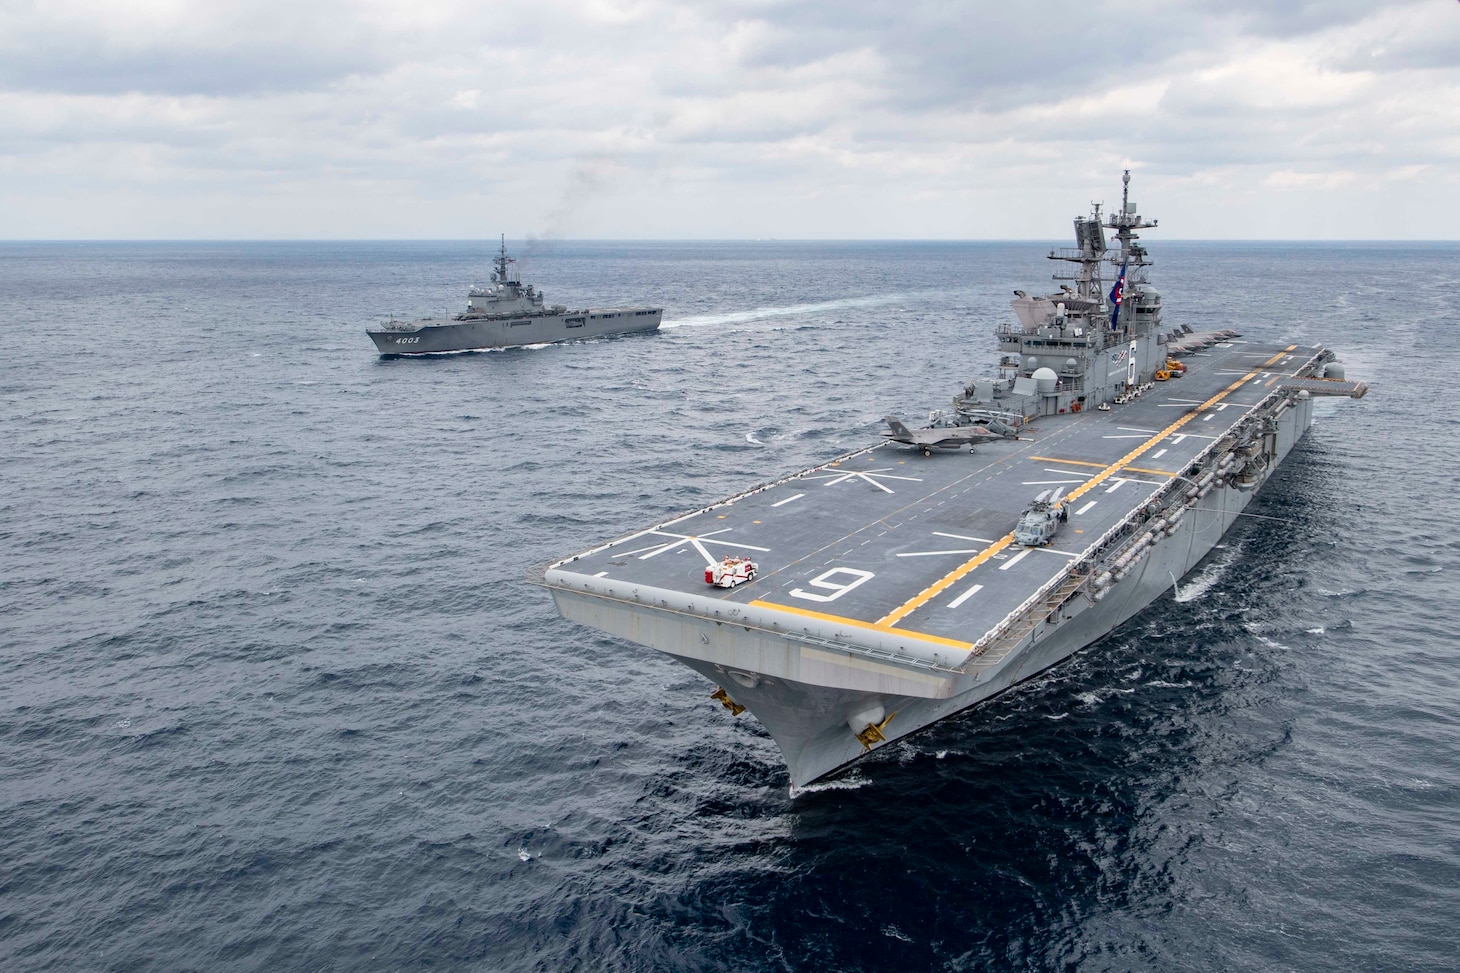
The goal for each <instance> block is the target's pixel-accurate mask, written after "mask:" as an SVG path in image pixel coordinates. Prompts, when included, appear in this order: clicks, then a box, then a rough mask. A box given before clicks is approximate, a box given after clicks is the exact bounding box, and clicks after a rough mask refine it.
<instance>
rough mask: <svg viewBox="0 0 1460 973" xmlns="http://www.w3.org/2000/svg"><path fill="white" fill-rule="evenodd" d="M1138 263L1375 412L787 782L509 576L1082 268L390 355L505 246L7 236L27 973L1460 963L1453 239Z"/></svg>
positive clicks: (862, 396)
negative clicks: (503, 346)
mask: <svg viewBox="0 0 1460 973" xmlns="http://www.w3.org/2000/svg"><path fill="white" fill-rule="evenodd" d="M1148 243H1150V245H1151V248H1152V251H1153V254H1154V256H1155V258H1156V261H1157V263H1156V266H1155V267H1154V269H1153V275H1152V280H1153V282H1154V283H1156V284H1157V286H1159V287H1160V289H1161V290H1162V292H1163V294H1164V295H1165V297H1166V301H1167V307H1168V308H1169V313H1168V321H1169V322H1171V323H1172V324H1181V323H1187V324H1190V325H1192V326H1193V327H1196V328H1199V329H1200V328H1209V327H1221V326H1231V327H1235V328H1237V329H1239V330H1241V331H1243V332H1245V333H1247V334H1249V335H1252V336H1256V337H1263V338H1278V337H1291V338H1292V339H1294V340H1302V341H1310V342H1323V343H1326V344H1328V345H1329V346H1331V347H1333V348H1335V349H1336V350H1338V351H1339V353H1340V356H1341V358H1342V359H1343V360H1344V361H1345V363H1346V364H1347V365H1348V368H1349V376H1350V377H1351V378H1362V379H1364V380H1366V381H1369V382H1370V383H1372V386H1373V391H1372V392H1371V393H1370V394H1369V396H1368V397H1366V398H1365V399H1363V400H1360V401H1349V400H1323V401H1322V402H1321V403H1320V407H1319V417H1320V418H1319V422H1318V424H1317V425H1316V426H1315V427H1314V428H1313V430H1312V431H1311V432H1310V433H1309V435H1308V436H1307V438H1306V439H1305V440H1304V441H1303V442H1302V443H1301V444H1300V446H1299V447H1298V448H1297V449H1296V450H1295V451H1294V453H1293V454H1292V456H1291V457H1290V458H1289V460H1288V461H1287V463H1286V464H1285V465H1284V466H1283V467H1282V469H1281V470H1280V471H1279V473H1278V475H1276V476H1275V477H1274V478H1273V480H1272V481H1270V482H1269V484H1268V485H1267V487H1266V488H1265V489H1264V491H1263V492H1262V493H1261V494H1260V495H1259V498H1258V500H1257V501H1256V502H1255V503H1254V504H1253V506H1252V507H1250V508H1249V511H1250V514H1251V516H1248V517H1244V518H1243V519H1242V520H1241V521H1240V522H1239V524H1238V525H1237V527H1235V528H1234V529H1233V530H1232V531H1231V532H1230V533H1229V534H1228V536H1227V537H1226V539H1225V542H1224V543H1223V544H1222V546H1221V547H1219V548H1218V549H1217V550H1215V551H1214V552H1213V553H1212V555H1211V556H1210V557H1209V558H1208V559H1207V560H1206V561H1205V562H1204V563H1203V564H1202V565H1200V566H1199V567H1198V568H1197V569H1196V570H1195V571H1194V572H1193V573H1192V574H1191V575H1189V576H1188V577H1187V578H1186V579H1183V581H1182V583H1181V585H1180V588H1179V590H1178V591H1174V592H1173V594H1172V595H1170V596H1167V597H1165V598H1162V599H1161V600H1159V601H1158V602H1156V603H1155V604H1153V605H1152V606H1151V608H1150V609H1149V610H1148V611H1146V612H1145V613H1144V614H1142V615H1140V616H1138V617H1137V618H1136V619H1134V620H1132V621H1131V622H1130V623H1128V624H1127V625H1125V626H1124V627H1122V628H1121V629H1119V630H1118V631H1117V632H1116V633H1114V634H1113V635H1112V636H1110V637H1109V638H1106V639H1104V640H1103V641H1101V642H1099V643H1097V644H1095V645H1093V646H1091V647H1090V648H1088V649H1086V650H1085V651H1084V652H1082V653H1081V654H1079V655H1078V656H1077V657H1076V658H1074V659H1073V660H1071V661H1070V662H1068V663H1067V664H1065V665H1062V666H1060V667H1058V668H1056V669H1054V670H1051V671H1050V672H1048V673H1046V674H1044V675H1043V676H1042V677H1040V678H1038V679H1035V680H1033V681H1031V682H1029V683H1026V684H1024V685H1022V686H1020V687H1018V688H1017V689H1016V690H1015V691H1013V692H1011V693H1009V694H1007V695H1005V696H1004V697H1002V698H1000V699H998V700H996V701H994V702H992V703H991V704H989V705H987V706H985V707H982V708H980V709H975V710H972V711H969V712H966V713H964V714H962V715H961V716H959V717H957V718H955V719H952V720H949V721H946V722H944V723H942V724H939V725H938V726H936V727H934V728H932V729H930V730H929V731H927V732H925V733H923V734H921V735H918V736H915V737H913V738H912V739H909V740H905V741H901V742H898V743H896V744H895V745H891V746H888V747H885V748H883V749H881V750H879V751H878V752H877V753H876V754H874V755H873V756H872V757H870V758H869V759H867V760H865V761H863V762H862V763H860V764H859V765H857V766H855V767H854V768H853V769H852V770H850V771H849V772H847V773H845V774H843V775H842V776H840V777H837V778H834V779H833V780H831V781H829V782H827V783H823V784H820V785H816V786H814V787H812V788H809V789H807V790H805V791H803V792H798V793H796V794H794V795H793V794H792V793H790V791H789V788H788V779H787V776H786V774H785V771H784V769H783V767H782V766H781V764H780V762H779V759H778V753H777V751H776V748H775V746H774V745H773V744H772V742H771V741H770V740H769V738H768V737H767V736H766V735H765V734H764V732H762V731H761V730H760V729H759V727H758V726H757V725H756V724H755V722H754V721H753V719H751V718H750V717H749V716H742V717H740V718H739V719H736V718H733V717H731V716H730V715H729V714H728V713H727V712H725V711H724V710H723V709H721V708H720V707H719V706H718V705H717V704H716V703H714V702H713V701H711V700H710V699H709V698H708V697H709V693H710V692H711V691H712V689H713V688H714V687H712V686H710V685H708V684H706V683H704V682H703V681H702V680H701V679H700V678H699V677H698V676H695V675H694V674H692V673H690V672H688V671H687V670H684V669H682V668H680V667H678V666H677V665H675V664H674V663H672V662H670V661H669V660H668V659H667V658H665V657H662V656H659V655H657V654H656V653H654V652H651V651H650V650H647V649H644V648H641V647H638V646H634V645H630V644H626V643H621V642H618V641H615V640H613V639H610V638H607V637H604V636H601V635H600V634H598V633H596V632H594V631H590V630H586V629H582V628H578V627H575V626H573V625H570V624H568V623H567V622H565V621H563V620H562V619H560V618H559V617H558V615H557V614H556V612H555V611H554V610H553V607H552V604H551V600H550V598H549V597H548V596H547V595H546V594H545V593H544V592H542V591H541V590H539V589H536V588H534V587H532V586H530V585H528V584H527V583H526V581H525V580H524V579H525V577H526V575H527V573H528V571H529V570H530V568H531V567H532V566H533V565H536V564H540V563H542V562H544V561H547V560H549V559H552V558H555V557H561V556H564V555H567V554H570V553H573V552H575V551H577V550H579V549H581V548H584V547H587V546H589V545H591V544H593V543H595V542H597V541H600V540H604V539H606V538H608V537H610V536H612V535H615V534H618V533H621V532H624V531H627V530H630V529H634V528H637V527H641V526H643V525H646V524H648V523H651V522H654V521H655V520H656V519H658V518H661V517H663V516H665V515H666V514H669V513H672V512H676V511H680V510H685V509H689V508H693V507H697V506H700V505H702V504H704V503H705V502H707V501H710V500H714V499H717V498H719V497H720V496H722V495H725V494H727V493H729V492H732V491H735V490H737V489H740V488H743V487H745V486H748V485H751V484H753V483H756V482H760V481H761V480H764V479H767V478H769V477H772V476H774V475H778V474H781V473H785V472H790V471H793V470H796V469H800V468H803V467H806V466H810V465H814V464H816V463H818V462H820V461H822V460H824V459H825V458H827V457H829V456H831V455H834V454H835V453H837V452H839V451H843V450H846V449H849V448H852V447H855V446H857V445H860V444H863V443H866V442H869V441H872V440H875V439H876V437H877V428H878V420H879V419H880V417H881V416H882V415H884V414H886V413H888V412H891V411H899V412H903V413H905V414H907V415H908V416H910V417H916V416H918V415H920V414H922V413H924V412H926V411H927V410H929V409H933V408H938V407H941V406H944V405H946V404H947V401H948V400H949V399H950V398H951V396H952V394H953V392H954V391H955V390H956V389H957V388H958V387H959V385H960V384H961V383H962V382H963V381H964V380H966V379H970V378H977V377H980V376H982V375H985V374H987V372H988V371H989V366H990V365H991V363H992V361H993V358H994V351H995V345H994V342H993V339H992V337H991V335H990V332H991V331H992V329H993V328H994V326H995V325H996V324H998V323H999V322H1001V321H1003V320H1005V319H1006V315H1007V313H1008V311H1007V303H1006V301H1007V299H1008V298H1009V297H1010V296H1011V291H1012V290H1013V288H1016V287H1021V288H1037V287H1041V286H1043V285H1044V284H1045V283H1046V282H1047V280H1048V275H1049V273H1050V272H1051V270H1052V267H1051V266H1050V265H1049V264H1048V263H1047V262H1046V261H1045V260H1044V259H1043V254H1044V253H1045V252H1046V251H1047V249H1048V245H1042V244H1033V243H1020V244H991V243H974V244H954V243H946V244H944V243H938V244H914V243H887V244H882V243H836V244H826V243H796V242H776V241H766V242H759V243H749V242H747V243H702V244H697V243H663V244H653V243H633V244H620V243H564V242H556V243H551V244H543V243H539V244H536V245H531V246H524V247H523V248H521V249H522V257H523V261H522V266H523V268H524V275H525V278H526V279H528V280H531V281H535V282H536V283H538V284H540V285H541V286H542V287H543V288H544V289H545V290H546V291H547V294H548V299H549V300H550V301H560V302H562V303H566V304H570V305H573V304H580V303H589V302H591V303H596V304H609V303H619V302H634V303H638V302H650V301H652V302H654V303H659V304H663V305H664V306H665V307H666V314H665V326H664V329H663V331H662V332H661V333H659V334H656V335H649V336H637V337H630V338H619V339H601V340H596V341H589V342H583V343H577V344H568V345H558V346H549V347H541V348H530V349H517V350H509V351H500V352H492V353H485V354H470V355H459V356H451V357H444V358H438V359H433V360H397V361H383V360H380V359H378V358H377V357H376V356H375V354H374V352H373V349H372V346H371V344H370V342H369V340H368V339H367V338H366V336H365V334H364V331H363V329H364V327H365V326H366V325H367V324H370V323H373V322H375V321H378V320H382V319H384V318H385V317H387V316H389V315H390V314H396V315H404V316H416V315H423V314H431V313H441V312H443V311H445V310H447V309H450V308H455V307H458V306H460V305H461V304H462V303H463V302H464V295H465V289H466V286H467V285H468V284H469V283H470V282H471V281H472V280H474V279H481V278H482V277H484V276H485V272H486V262H487V259H488V251H489V247H488V246H487V245H486V244H467V243H441V244H430V243H400V244H389V243H369V244H366V243H317V244H309V243H288V244H279V243H236V244H213V243H172V244H166V243H107V244H101V243H94V244H63V243H47V244H29V243H10V244H0V327H3V333H4V335H5V345H6V348H7V352H8V354H7V356H6V363H5V364H6V367H5V369H4V372H3V377H0V443H3V462H0V969H3V970H5V971H17V973H19V971H42V970H44V971H66V973H72V971H92V970H94V971H182V970H200V971H201V970H207V971H220V970H223V971H233V970H268V971H280V970H350V971H356V970H363V971H373V970H381V971H401V970H509V971H519V970H520V971H538V970H541V971H560V970H593V971H598V970H605V971H638V970H695V971H699V970H733V971H782V970H792V971H802V970H805V971H811V970H816V971H825V970H836V971H839V970H849V971H850V970H857V971H860V970H867V971H872V970H889V969H898V970H1061V971H1097V970H1122V971H1124V970H1151V971H1169V970H1176V969H1180V970H1196V971H1227V970H1263V971H1269V970H1294V971H1328V970H1332V971H1345V973H1347V971H1354V970H1416V971H1441V970H1453V969H1455V968H1456V966H1457V963H1460V960H1457V956H1460V931H1457V930H1460V819H1457V815H1456V809H1457V807H1460V746H1457V744H1460V739H1457V737H1460V731H1457V727H1460V678H1457V666H1456V658H1455V655H1456V647H1457V636H1460V621H1457V612H1456V610H1455V608H1454V604H1455V596H1456V584H1457V568H1460V524H1457V515H1456V508H1457V500H1460V497H1457V492H1460V491H1457V489H1456V487H1455V485H1454V480H1455V474H1454V459H1453V454H1454V444H1455V442H1456V441H1457V439H1460V422H1457V416H1460V392H1457V389H1460V383H1457V382H1456V381H1454V379H1453V377H1452V376H1451V375H1450V374H1449V373H1450V372H1451V371H1452V370H1453V368H1454V364H1455V362H1456V361H1457V359H1460V338H1457V332H1456V325H1455V321H1454V304H1455V297H1454V296H1455V294H1456V293H1460V245H1455V244H1424V245H1418V244H1417V245H1405V244H1373V245H1369V244H1332V245H1329V244H1322V245H1320V244H1196V243H1167V242H1162V241H1161V240H1160V239H1159V237H1158V236H1153V237H1152V238H1151V239H1149V240H1148ZM1060 245H1063V242H1062V241H1060Z"/></svg>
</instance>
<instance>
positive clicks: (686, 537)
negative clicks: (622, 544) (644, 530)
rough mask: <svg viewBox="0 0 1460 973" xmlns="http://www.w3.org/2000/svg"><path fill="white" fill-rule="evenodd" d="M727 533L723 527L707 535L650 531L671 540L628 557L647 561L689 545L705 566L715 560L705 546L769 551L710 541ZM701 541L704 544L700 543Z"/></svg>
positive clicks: (745, 545)
mask: <svg viewBox="0 0 1460 973" xmlns="http://www.w3.org/2000/svg"><path fill="white" fill-rule="evenodd" d="M729 532H730V528H729V527H725V528H722V529H720V530H712V531H710V532H709V533H708V534H671V533H669V532H668V531H665V530H651V531H649V534H657V535H658V536H660V537H670V538H673V539H672V540H671V541H669V543H667V544H659V545H657V546H655V547H652V548H650V547H641V548H639V551H648V552H649V553H648V554H639V551H629V555H634V554H639V560H640V561H647V560H649V558H651V557H658V556H659V555H660V554H667V553H668V552H670V551H673V550H678V549H679V548H681V547H683V546H684V545H686V544H689V545H690V546H691V547H693V548H694V549H695V550H697V551H699V552H700V554H701V555H702V556H703V557H704V559H705V563H706V564H714V563H715V560H716V559H715V558H714V557H713V556H711V554H710V552H709V551H707V550H705V544H724V545H725V546H726V547H738V548H741V549H742V550H747V551H769V550H770V548H769V547H756V546H755V545H754V544H742V543H739V542H737V541H717V540H711V539H710V538H712V537H714V536H715V535H716V534H727V533H729ZM702 541H703V542H704V543H701V542H702Z"/></svg>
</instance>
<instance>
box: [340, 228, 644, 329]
mask: <svg viewBox="0 0 1460 973" xmlns="http://www.w3.org/2000/svg"><path fill="white" fill-rule="evenodd" d="M515 263H516V261H515V260H512V259H511V258H509V257H508V256H507V238H506V236H505V235H504V236H503V237H502V244H501V250H500V251H499V252H498V254H497V257H496V259H495V260H493V269H492V280H491V284H490V285H489V286H487V287H475V286H474V287H472V288H471V290H470V291H468V292H467V296H466V311H464V312H463V313H461V314H456V315H453V316H452V317H450V318H448V319H444V320H442V319H430V318H427V319H422V320H419V321H391V322H389V323H387V324H383V325H380V326H379V327H375V328H368V329H366V333H367V334H368V335H370V338H371V339H372V340H373V341H374V342H375V347H376V349H377V350H378V351H379V352H380V354H381V355H382V356H384V357H396V356H400V355H439V354H443V353H446V352H456V351H478V350H485V349H488V348H511V347H516V346H519V345H538V344H549V343H552V342H556V341H572V340H575V339H578V338H595V337H599V336H602V335H618V334H632V333H634V332H639V331H654V330H656V329H658V327H659V324H660V322H661V320H662V319H663V316H664V309H663V308H662V307H604V308H587V309H584V310H578V311H570V310H568V308H567V307H565V306H564V305H562V304H547V303H546V298H545V297H544V296H543V293H542V291H540V290H537V289H536V288H535V287H534V286H533V285H532V284H528V285H527V286H526V287H525V288H524V287H523V286H522V281H521V279H520V278H519V277H518V274H517V270H516V267H515V266H514V265H515Z"/></svg>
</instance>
